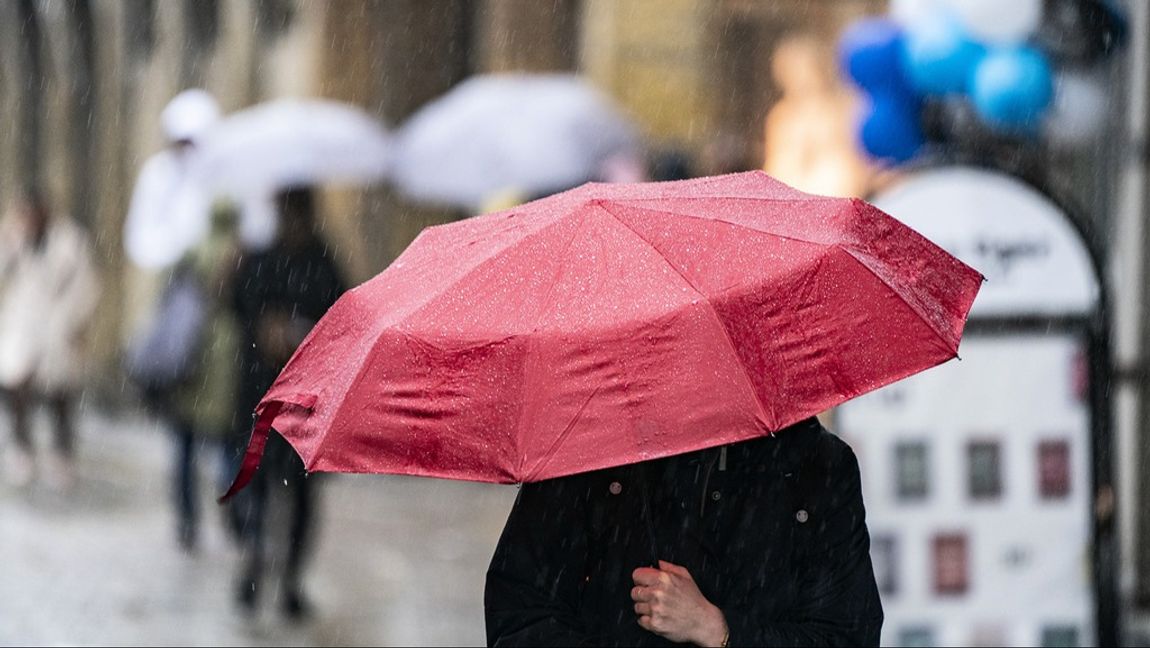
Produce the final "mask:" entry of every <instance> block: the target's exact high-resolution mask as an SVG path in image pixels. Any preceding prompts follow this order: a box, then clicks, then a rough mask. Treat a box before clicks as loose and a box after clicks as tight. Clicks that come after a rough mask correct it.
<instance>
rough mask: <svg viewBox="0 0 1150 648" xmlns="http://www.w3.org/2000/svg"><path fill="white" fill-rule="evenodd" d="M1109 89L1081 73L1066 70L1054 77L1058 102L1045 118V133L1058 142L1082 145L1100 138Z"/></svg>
mask: <svg viewBox="0 0 1150 648" xmlns="http://www.w3.org/2000/svg"><path fill="white" fill-rule="evenodd" d="M1107 109H1108V106H1107V100H1106V91H1105V89H1104V88H1103V87H1102V84H1101V83H1099V82H1098V81H1097V80H1096V79H1093V78H1091V77H1090V76H1088V75H1086V74H1083V73H1081V72H1064V73H1062V74H1059V75H1058V76H1057V77H1055V80H1054V102H1053V103H1052V104H1051V106H1050V109H1049V110H1048V111H1047V113H1046V119H1045V120H1044V121H1043V124H1042V130H1043V134H1044V135H1046V137H1047V138H1049V139H1050V141H1051V142H1054V143H1055V144H1062V145H1066V146H1079V145H1082V144H1084V143H1086V142H1088V141H1089V140H1091V139H1092V138H1094V137H1096V136H1097V135H1098V134H1099V132H1100V131H1101V130H1102V124H1103V123H1105V121H1106V115H1107Z"/></svg>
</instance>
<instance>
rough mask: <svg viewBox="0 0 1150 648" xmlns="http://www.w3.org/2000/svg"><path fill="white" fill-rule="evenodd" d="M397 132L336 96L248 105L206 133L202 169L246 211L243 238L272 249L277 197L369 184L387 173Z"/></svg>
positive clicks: (207, 180)
mask: <svg viewBox="0 0 1150 648" xmlns="http://www.w3.org/2000/svg"><path fill="white" fill-rule="evenodd" d="M390 160H391V137H390V135H389V134H388V133H387V131H386V130H384V128H383V126H381V125H380V123H379V122H378V121H377V120H376V119H375V118H373V117H372V116H370V115H368V114H367V113H366V112H364V111H362V110H360V109H359V108H356V107H354V106H350V105H348V104H343V103H339V102H335V101H326V100H318V99H308V100H304V99H280V100H276V101H271V102H268V103H264V104H260V105H258V106H255V107H252V108H248V109H246V110H241V111H239V112H236V113H234V114H232V115H229V116H228V117H227V118H226V119H224V120H222V121H221V122H220V123H219V124H218V125H216V126H215V127H214V128H212V129H210V130H209V131H208V132H207V133H205V135H204V137H203V140H202V142H201V144H200V150H199V156H198V159H197V166H198V171H199V174H200V176H201V178H202V182H203V184H204V186H205V187H206V188H207V190H208V192H209V193H210V194H212V195H222V196H227V197H230V198H232V199H233V200H235V201H236V202H237V203H239V204H240V205H241V206H242V207H243V209H242V212H241V213H242V216H241V219H240V238H241V240H242V241H243V242H244V243H245V244H246V245H248V246H249V247H255V248H262V247H266V246H267V245H269V244H270V243H271V241H272V240H273V239H274V238H275V232H276V227H277V224H278V221H277V219H276V217H275V213H274V210H273V209H272V207H271V205H270V197H271V196H272V194H274V193H275V192H276V190H278V189H281V188H283V187H289V186H292V185H301V184H333V183H334V184H370V183H373V182H376V181H379V180H381V179H382V178H383V177H384V176H385V175H386V174H387V172H388V169H389V165H390Z"/></svg>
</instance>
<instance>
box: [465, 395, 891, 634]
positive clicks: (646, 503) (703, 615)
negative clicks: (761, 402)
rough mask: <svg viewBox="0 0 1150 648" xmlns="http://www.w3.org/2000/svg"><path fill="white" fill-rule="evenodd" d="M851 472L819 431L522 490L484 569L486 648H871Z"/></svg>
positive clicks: (812, 422) (857, 498)
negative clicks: (685, 646)
mask: <svg viewBox="0 0 1150 648" xmlns="http://www.w3.org/2000/svg"><path fill="white" fill-rule="evenodd" d="M869 545H870V540H869V535H868V533H867V528H866V523H865V512H864V510H863V501H862V492H861V486H860V481H859V470H858V462H857V460H856V459H855V456H854V454H853V453H852V452H851V450H850V448H849V447H848V446H847V445H846V444H845V443H843V442H842V441H840V440H839V439H838V438H837V437H835V436H833V435H832V434H830V433H829V432H827V431H826V430H824V429H823V427H822V426H821V425H820V424H819V423H818V421H817V420H816V419H814V418H811V419H808V420H806V421H803V422H801V423H798V424H796V425H793V426H791V427H789V428H787V429H785V430H782V431H780V432H778V433H776V434H774V435H772V436H769V437H763V438H759V439H753V440H750V441H744V442H741V443H735V444H731V445H727V446H722V447H718V448H712V449H707V450H700V451H697V452H691V453H687V454H683V455H678V456H673V457H669V458H665V459H659V460H655V461H648V462H643V463H640V464H635V465H631V466H622V467H619V468H610V469H606V470H600V471H595V472H591V473H584V474H577V475H573V476H570V477H562V478H559V479H552V480H548V481H543V482H538V483H533V484H525V485H523V487H522V490H521V491H520V493H519V498H518V499H517V500H516V502H515V506H514V508H513V509H512V511H511V515H510V517H509V518H508V520H507V525H506V527H505V528H504V531H503V535H502V537H501V538H500V540H499V545H498V547H497V548H496V550H495V555H494V557H493V558H492V560H491V566H490V568H489V570H488V572H487V589H486V594H485V607H486V616H487V639H488V644H489V645H494V646H577V645H596V646H657V645H671V644H673V643H694V644H697V645H700V646H727V645H732V646H832V645H834V646H867V645H878V640H879V630H880V628H881V626H882V618H883V617H882V607H881V604H880V602H879V598H878V588H877V586H876V584H875V578H874V572H873V569H872V567H871V562H870V555H869Z"/></svg>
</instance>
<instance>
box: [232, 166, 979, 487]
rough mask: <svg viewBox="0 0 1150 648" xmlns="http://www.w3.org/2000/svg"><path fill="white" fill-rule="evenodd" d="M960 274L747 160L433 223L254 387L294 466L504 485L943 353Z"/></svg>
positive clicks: (863, 384)
mask: <svg viewBox="0 0 1150 648" xmlns="http://www.w3.org/2000/svg"><path fill="white" fill-rule="evenodd" d="M981 282H982V276H981V275H980V274H979V273H978V272H976V271H974V270H972V269H971V268H969V267H968V266H966V265H964V264H963V263H962V262H960V261H958V260H957V259H955V258H954V257H952V256H951V255H949V254H947V253H946V252H945V251H943V250H942V249H941V248H939V247H937V246H935V245H934V244H932V243H930V242H929V241H927V240H926V239H925V238H923V237H921V236H919V235H918V234H917V233H915V232H914V231H913V230H911V229H909V228H907V227H906V226H905V225H902V224H901V223H899V222H898V221H896V220H895V219H893V218H891V217H889V216H887V215H886V214H884V213H883V212H881V211H879V210H878V209H877V208H875V207H873V206H871V205H869V204H867V203H865V202H863V201H861V200H857V199H839V198H827V197H822V196H814V195H810V194H805V193H802V192H799V191H797V190H795V189H792V188H790V187H788V186H786V185H784V184H782V183H780V182H778V181H776V180H774V179H772V178H770V177H769V176H767V175H766V174H764V173H761V172H751V173H743V174H734V175H728V176H721V177H714V178H705V179H699V180H686V181H680V182H668V183H642V184H632V185H608V184H589V185H585V186H582V187H580V188H577V189H574V190H571V191H568V192H565V193H562V194H558V195H555V196H552V197H550V198H546V199H543V200H539V201H535V202H532V203H528V204H526V205H523V206H521V207H519V208H516V209H513V210H509V211H505V212H498V213H494V214H489V215H486V216H480V217H476V218H472V219H469V220H465V221H461V222H457V223H452V224H449V225H442V226H438V227H432V228H429V229H427V230H425V231H424V232H423V233H422V234H421V235H420V236H419V238H417V239H416V240H415V242H414V243H412V244H411V246H410V247H409V248H408V249H407V250H406V251H405V252H404V253H403V255H401V256H400V257H399V258H398V259H397V260H396V261H395V262H394V263H393V264H392V265H391V266H390V267H389V268H388V269H387V270H385V271H384V272H383V273H381V274H380V275H378V276H377V277H375V278H374V279H372V280H371V281H369V282H367V283H366V284H364V285H362V286H360V287H358V288H356V289H355V290H353V291H352V292H350V293H348V294H347V295H346V296H344V297H343V298H342V299H341V300H340V301H339V302H338V303H337V304H336V305H335V306H334V307H333V308H332V310H331V311H330V312H329V313H328V314H327V316H326V317H324V319H323V320H322V321H320V323H319V324H318V325H317V326H316V327H315V329H314V330H313V331H312V333H311V335H310V336H309V337H308V338H307V339H306V340H305V341H304V343H303V344H302V345H301V346H300V348H299V349H298V351H297V352H296V354H295V356H294V357H293V358H292V359H291V361H290V362H289V363H288V364H287V366H286V367H285V369H284V370H283V372H282V373H281V374H280V376H279V378H278V379H277V380H276V382H275V384H274V385H273V387H272V388H271V390H270V391H269V392H268V394H267V395H266V396H265V398H264V399H263V401H262V402H261V403H260V405H259V410H258V411H259V418H258V420H257V425H256V429H255V431H254V432H253V435H252V442H251V445H250V447H249V450H248V454H247V457H246V458H245V465H244V467H243V469H241V473H240V475H239V476H238V477H237V481H236V484H234V485H233V489H232V490H231V491H230V492H235V490H237V489H238V488H240V487H242V485H243V483H244V482H245V481H246V479H247V478H248V477H249V476H250V474H251V472H252V471H253V470H254V468H255V466H256V464H257V463H258V460H259V454H260V452H261V450H262V447H263V442H264V439H265V438H266V434H267V432H268V428H269V427H270V426H272V425H274V427H275V429H276V430H277V431H279V433H281V434H282V435H283V436H284V437H285V438H286V439H287V440H288V442H290V443H291V444H292V445H293V446H294V447H295V449H296V450H297V451H298V452H299V454H300V456H301V457H302V458H303V459H304V462H305V465H306V466H307V468H308V469H309V470H320V471H347V472H384V473H398V474H411V475H426V476H434V477H447V478H454V479H468V480H478V481H490V482H526V481H536V480H542V479H548V478H551V477H558V476H562V475H567V474H571V473H576V472H582V471H588V470H594V469H599V468H604V467H608V466H613V465H621V464H627V463H632V462H638V461H642V460H646V459H652V458H657V457H661V456H667V455H672V454H678V453H682V452H688V451H692V450H697V449H701V448H705V447H710V446H715V445H720V444H727V443H733V442H736V441H741V440H745V439H749V438H752V437H756V436H760V435H765V434H770V433H771V432H773V431H777V430H780V429H782V428H784V427H786V426H788V425H790V424H792V423H794V422H796V421H799V420H801V419H803V418H806V417H809V416H811V415H813V414H816V413H818V412H821V411H823V410H826V409H827V408H830V407H832V406H835V405H838V404H840V403H842V402H844V401H846V400H848V399H850V398H852V397H855V396H858V395H859V394H862V393H864V392H868V391H871V390H873V389H876V388H878V387H881V386H883V385H886V384H888V383H891V382H893V381H896V380H898V379H900V378H903V377H905V376H908V375H911V374H913V373H916V372H918V371H921V370H923V369H926V368H928V367H931V366H934V365H936V364H939V363H941V362H944V361H946V360H948V359H950V358H953V357H954V356H955V355H956V353H957V349H958V344H959V339H960V336H961V332H962V329H963V326H964V323H965V320H966V314H967V312H968V310H969V308H970V305H971V303H972V302H973V300H974V297H975V294H976V293H977V291H978V288H979V286H980V284H981Z"/></svg>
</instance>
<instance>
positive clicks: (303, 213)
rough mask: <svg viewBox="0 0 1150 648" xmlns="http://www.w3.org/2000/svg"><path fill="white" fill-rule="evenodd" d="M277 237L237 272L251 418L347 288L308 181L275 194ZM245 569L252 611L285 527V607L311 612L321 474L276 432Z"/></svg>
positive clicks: (244, 407) (255, 486) (257, 483)
mask: <svg viewBox="0 0 1150 648" xmlns="http://www.w3.org/2000/svg"><path fill="white" fill-rule="evenodd" d="M275 205H276V208H277V211H278V213H279V215H280V220H281V222H280V228H279V235H278V236H279V238H278V240H277V242H276V243H275V244H274V245H273V246H272V247H271V248H270V249H269V250H267V251H266V252H261V253H255V254H250V255H247V256H245V258H244V260H243V262H242V263H241V265H240V267H239V270H238V271H237V274H236V277H235V284H234V285H235V289H234V292H233V298H234V305H235V311H236V314H237V317H238V320H239V323H240V326H241V331H242V341H243V344H242V349H243V353H242V369H241V373H240V383H239V392H238V404H239V408H240V413H241V416H246V417H248V418H247V420H248V421H250V416H251V413H252V412H253V411H254V409H255V407H256V405H257V404H258V403H259V400H260V398H261V397H263V395H264V393H265V392H267V390H268V389H269V388H270V387H271V384H272V382H273V381H274V380H275V378H276V376H277V375H278V374H279V372H280V370H281V369H282V368H283V366H284V364H285V363H286V362H287V361H288V359H289V358H290V357H291V355H292V353H294V352H295V349H296V347H297V346H299V344H300V342H302V341H303V338H304V337H305V336H306V335H307V333H308V332H309V331H310V330H311V328H312V326H314V325H315V324H316V322H318V321H319V319H320V318H321V317H322V316H323V315H324V313H325V312H327V310H328V308H330V307H331V305H332V304H334V303H335V301H336V299H337V298H338V297H339V296H340V294H341V293H343V291H344V282H343V279H342V278H341V274H340V272H339V270H338V268H337V267H336V265H335V262H334V261H333V259H332V256H331V254H330V252H329V250H328V247H327V245H326V244H325V243H324V241H323V239H322V238H321V237H320V235H319V233H318V231H317V224H316V221H315V209H316V205H315V194H314V192H313V191H312V189H310V188H306V187H297V188H290V189H286V190H284V191H281V192H280V193H279V194H278V195H277V196H276V199H275ZM276 499H279V500H280V501H281V502H282V503H285V504H286V505H287V508H288V509H289V519H288V520H287V528H286V529H285V528H274V529H273V528H270V527H271V525H270V524H269V523H270V522H272V521H273V520H277V519H280V518H278V517H272V516H270V515H269V513H268V511H269V508H270V505H271V503H272V501H273V500H276ZM245 502H246V506H247V508H248V510H247V512H246V514H245V515H244V517H245V519H246V528H245V530H244V537H245V541H244V544H245V552H244V560H245V565H244V567H243V574H242V577H241V580H240V583H239V587H238V590H237V602H238V603H239V605H240V607H241V609H243V610H245V611H248V612H251V611H254V610H255V608H256V606H257V604H258V601H259V598H260V594H261V589H262V586H263V581H264V578H265V577H266V576H268V574H267V573H266V572H267V571H268V568H269V566H271V564H272V562H273V561H269V560H268V548H269V539H270V538H271V537H272V536H273V534H275V533H277V532H286V535H287V543H286V544H287V546H286V548H285V549H286V555H285V556H284V557H283V560H282V561H274V562H275V564H278V565H282V573H280V574H278V575H279V576H281V578H282V581H281V589H282V599H281V602H282V605H283V612H284V613H285V614H286V615H287V616H288V617H289V618H291V619H300V618H303V617H305V616H307V615H308V613H309V612H310V607H311V606H310V602H309V600H308V598H307V596H306V595H305V592H304V589H303V570H304V567H305V563H306V560H307V554H308V550H309V543H310V540H311V538H312V536H313V534H314V525H315V516H316V511H315V508H316V478H315V476H308V475H307V473H306V472H305V470H304V466H303V462H302V461H301V460H300V458H299V456H298V455H297V454H296V453H295V451H294V450H293V449H292V448H291V446H289V445H288V444H287V442H286V441H284V440H283V438H282V437H280V436H278V435H275V434H273V435H272V436H271V437H270V438H269V439H268V442H267V446H266V449H265V452H264V458H263V462H262V463H261V466H260V470H259V472H257V473H256V476H255V479H254V480H253V482H252V484H251V488H250V489H249V493H248V495H247V498H246V500H245V499H242V498H241V500H240V501H239V502H236V503H235V504H233V505H235V506H245Z"/></svg>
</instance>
